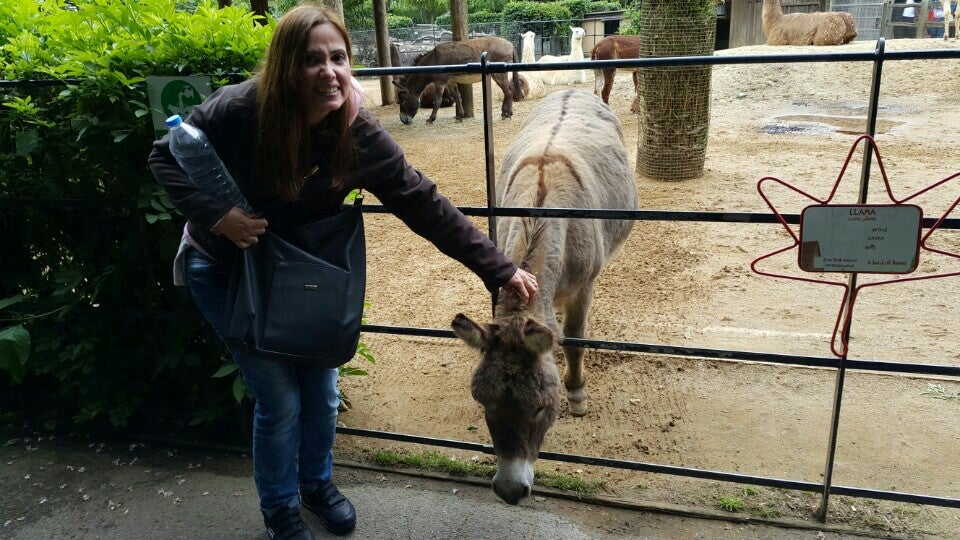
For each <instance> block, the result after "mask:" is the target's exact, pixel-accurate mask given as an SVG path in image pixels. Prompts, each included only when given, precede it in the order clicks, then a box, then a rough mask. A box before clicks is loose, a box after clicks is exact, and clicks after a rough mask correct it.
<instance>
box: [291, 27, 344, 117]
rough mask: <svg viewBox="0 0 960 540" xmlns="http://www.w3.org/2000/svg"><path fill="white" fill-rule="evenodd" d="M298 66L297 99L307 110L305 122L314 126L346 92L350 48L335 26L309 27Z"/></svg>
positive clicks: (341, 99)
mask: <svg viewBox="0 0 960 540" xmlns="http://www.w3.org/2000/svg"><path fill="white" fill-rule="evenodd" d="M302 69H303V87H302V88H301V89H300V99H301V101H302V103H303V108H304V110H305V111H306V112H307V125H309V126H315V125H317V124H319V123H320V122H322V121H323V119H324V118H326V117H327V115H328V114H330V112H331V111H336V110H337V109H339V108H340V107H342V106H343V104H344V103H346V101H347V96H349V95H350V77H351V71H350V52H349V51H348V50H347V44H346V42H345V41H344V39H343V36H341V35H340V32H339V30H338V29H337V27H336V26H334V25H333V24H318V25H316V26H314V27H313V30H311V31H310V42H309V43H308V44H307V51H306V54H305V55H304V61H303V67H302Z"/></svg>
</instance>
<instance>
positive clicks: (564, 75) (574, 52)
mask: <svg viewBox="0 0 960 540" xmlns="http://www.w3.org/2000/svg"><path fill="white" fill-rule="evenodd" d="M584 35H586V32H584V30H583V28H579V27H576V28H575V27H572V26H571V27H570V54H565V55H563V56H552V55H549V54H545V55H543V56H541V57H540V59H539V60H537V62H569V61H577V62H579V61H582V60H583V59H584V58H583V36H584ZM540 73H541V78H542V79H543V82H544V84H550V85H559V84H578V83H585V82H587V71H586V70H582V69H578V70H564V71H541V72H540Z"/></svg>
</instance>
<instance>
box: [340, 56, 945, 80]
mask: <svg viewBox="0 0 960 540" xmlns="http://www.w3.org/2000/svg"><path fill="white" fill-rule="evenodd" d="M880 56H881V55H880V54H878V53H877V52H876V51H865V52H837V53H807V54H753V55H749V54H745V55H737V56H723V55H721V56H665V57H659V58H632V59H620V60H583V61H579V62H533V63H523V62H519V63H513V62H487V67H486V68H484V67H483V66H481V65H480V63H479V62H471V63H467V64H459V65H446V66H410V67H389V68H363V69H357V70H354V75H355V76H357V77H377V76H387V75H406V74H410V73H473V74H476V73H483V72H486V73H508V72H512V71H520V72H523V71H554V70H574V69H613V68H619V69H622V68H643V67H646V68H655V67H671V66H676V67H683V66H708V65H709V66H712V65H742V64H794V63H811V62H874V61H876V60H877V59H878V58H879V57H880ZM882 57H883V60H884V61H885V62H886V61H890V60H893V61H896V60H937V59H951V58H960V50H958V49H935V50H923V51H895V52H884V53H883V54H882Z"/></svg>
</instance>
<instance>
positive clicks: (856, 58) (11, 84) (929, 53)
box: [0, 49, 960, 88]
mask: <svg viewBox="0 0 960 540" xmlns="http://www.w3.org/2000/svg"><path fill="white" fill-rule="evenodd" d="M878 56H879V55H878V54H877V53H876V52H875V51H868V52H837V53H806V54H769V55H768V54H752V55H751V54H745V55H737V56H724V55H721V56H676V57H660V58H637V59H628V60H584V61H581V62H549V63H548V62H543V63H540V62H536V63H523V62H518V63H505V62H488V63H487V67H486V69H485V68H484V67H483V66H481V65H480V63H479V62H471V63H468V64H458V65H446V66H409V67H389V68H361V69H355V70H353V74H354V76H357V77H380V76H389V75H407V74H411V73H483V72H484V71H485V72H487V73H506V72H511V71H546V70H550V71H553V70H561V69H568V70H573V69H611V68H636V67H665V66H691V65H739V64H778V63H783V64H793V63H803V62H808V63H809V62H873V61H875V60H877V58H878ZM951 58H960V49H934V50H923V51H892V52H884V53H883V59H884V61H890V60H894V61H896V60H924V59H926V60H938V59H951ZM184 75H202V74H193V73H190V74H184ZM224 77H225V78H227V79H230V80H240V79H242V78H244V77H245V75H244V74H242V73H227V74H224ZM84 80H86V79H77V78H70V79H23V80H0V88H15V87H30V86H34V87H42V86H61V85H64V84H78V83H80V82H83V81H84Z"/></svg>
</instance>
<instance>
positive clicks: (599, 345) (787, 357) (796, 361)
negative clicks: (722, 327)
mask: <svg viewBox="0 0 960 540" xmlns="http://www.w3.org/2000/svg"><path fill="white" fill-rule="evenodd" d="M361 330H362V331H363V332H371V333H375V334H395V335H402V336H423V337H439V338H451V339H453V338H456V337H457V336H456V335H455V334H454V333H453V331H452V330H441V329H437V328H416V327H410V326H385V325H372V324H365V325H363V326H362V328H361ZM560 345H561V346H570V347H579V348H584V349H597V350H607V351H624V352H636V353H645V354H665V355H669V356H689V357H695V358H709V359H714V360H725V361H729V360H741V361H747V362H767V363H770V364H785V365H792V366H806V367H822V368H838V367H840V359H839V358H834V357H826V356H802V355H791V354H776V353H761V352H753V351H737V350H728V349H707V348H700V347H681V346H674V345H656V344H648V343H633V342H628V341H606V340H597V339H579V338H564V339H562V340H560ZM846 368H847V369H852V370H861V371H880V372H884V373H909V374H914V375H945V376H950V377H960V367H956V366H946V365H938V364H911V363H907V362H886V361H878V360H850V359H848V360H847V361H846Z"/></svg>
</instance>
